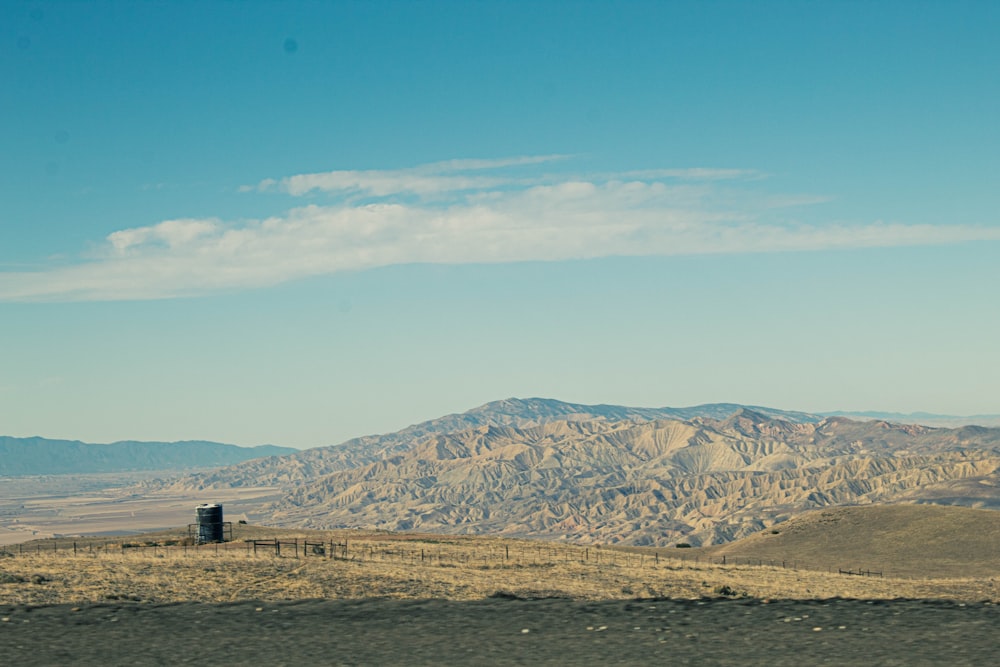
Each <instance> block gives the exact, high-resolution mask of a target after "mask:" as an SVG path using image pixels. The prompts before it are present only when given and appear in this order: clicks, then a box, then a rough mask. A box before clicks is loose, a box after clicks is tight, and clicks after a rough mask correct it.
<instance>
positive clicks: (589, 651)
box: [0, 598, 1000, 666]
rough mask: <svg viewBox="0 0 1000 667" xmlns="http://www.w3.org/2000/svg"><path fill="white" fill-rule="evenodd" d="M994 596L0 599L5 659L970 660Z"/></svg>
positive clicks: (991, 618) (987, 659)
mask: <svg viewBox="0 0 1000 667" xmlns="http://www.w3.org/2000/svg"><path fill="white" fill-rule="evenodd" d="M997 636H1000V607H998V606H996V605H992V604H989V603H976V604H961V603H953V602H941V601H923V600H888V601H879V600H876V601H861V600H840V599H835V600H822V601H819V600H817V601H771V602H763V601H760V600H750V599H741V600H730V599H711V600H708V599H706V600H633V601H620V600H618V601H599V602H593V601H589V602H588V601H578V600H568V599H544V600H520V599H505V598H493V599H487V600H481V601H475V602H454V601H447V600H393V599H367V600H310V601H298V602H278V603H275V602H267V603H263V602H260V603H255V602H239V603H232V604H204V603H178V604H168V605H152V604H139V603H129V604H100V605H97V604H95V605H85V606H80V607H73V606H70V605H54V606H47V607H28V606H3V605H0V655H2V656H4V660H3V662H4V664H9V665H19V666H27V665H53V664H63V665H98V664H100V665H109V664H130V665H182V664H194V663H204V664H213V665H246V664H267V665H301V664H303V663H304V662H310V661H311V662H314V663H315V664H323V665H481V664H491V665H641V664H656V663H657V662H660V661H661V660H662V661H664V664H694V663H697V664H701V665H706V664H708V665H747V664H768V665H803V664H836V665H871V664H879V665H939V664H949V665H973V664H990V663H992V661H993V659H994V658H995V649H996V647H995V639H996V637H997Z"/></svg>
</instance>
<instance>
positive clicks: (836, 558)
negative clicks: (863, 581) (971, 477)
mask: <svg viewBox="0 0 1000 667" xmlns="http://www.w3.org/2000/svg"><path fill="white" fill-rule="evenodd" d="M702 551H703V553H705V554H707V555H710V556H722V555H727V556H728V557H729V559H730V560H732V559H736V560H737V561H738V560H739V559H741V558H756V559H762V560H764V561H775V562H777V561H784V562H786V563H791V562H796V563H797V565H798V566H800V567H807V568H812V569H827V570H833V571H837V570H838V569H844V570H849V569H853V570H857V569H859V568H861V569H865V570H878V571H882V572H884V574H885V576H887V577H890V576H891V577H918V578H926V577H933V578H948V577H952V578H967V577H984V578H996V577H998V576H1000V512H997V511H995V510H980V509H970V508H967V507H943V506H937V505H910V504H898V505H869V506H864V507H833V508H828V509H822V510H817V511H812V512H808V513H806V514H803V515H800V516H797V517H794V518H793V519H791V520H789V521H786V522H785V523H782V524H780V525H777V526H773V527H772V528H770V529H766V530H763V531H760V532H758V533H756V534H754V535H751V536H750V537H747V538H744V539H742V540H739V541H737V542H732V543H730V544H724V545H720V546H717V547H710V548H707V549H704V550H702Z"/></svg>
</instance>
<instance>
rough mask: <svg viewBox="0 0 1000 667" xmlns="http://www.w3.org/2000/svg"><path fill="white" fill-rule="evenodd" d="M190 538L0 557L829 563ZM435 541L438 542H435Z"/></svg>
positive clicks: (502, 546)
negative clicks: (199, 540) (236, 556)
mask: <svg viewBox="0 0 1000 667" xmlns="http://www.w3.org/2000/svg"><path fill="white" fill-rule="evenodd" d="M191 542H192V541H191V540H167V541H164V542H142V543H138V542H127V541H111V540H108V541H105V542H94V541H93V540H90V541H87V542H82V543H80V542H75V541H74V542H70V541H59V540H52V541H51V542H46V543H41V542H39V543H36V544H33V545H30V546H28V547H26V546H25V545H24V544H19V545H10V546H8V547H6V548H2V547H0V555H5V554H6V555H11V556H29V555H42V554H62V555H69V554H70V553H72V554H73V555H81V554H83V555H87V554H89V555H102V554H104V555H107V554H121V555H128V554H146V555H148V554H150V553H152V554H153V555H154V556H167V555H172V556H185V555H188V554H192V555H194V554H234V553H235V554H238V553H244V554H245V555H246V556H247V557H252V558H259V557H273V558H326V559H328V560H347V561H360V562H364V561H399V562H409V563H423V564H431V565H440V566H443V567H447V566H452V567H454V566H459V565H462V566H482V567H489V566H491V565H499V564H507V565H518V566H527V565H537V566H546V565H554V564H556V563H570V562H577V563H583V564H592V565H595V566H611V567H626V568H634V567H638V568H642V567H646V566H656V565H659V564H660V563H661V562H664V563H674V564H677V563H682V564H685V563H694V564H696V565H701V564H705V565H717V566H733V567H736V566H749V567H771V568H776V569H777V568H781V569H791V570H799V569H802V570H812V571H827V572H831V573H832V572H833V571H834V570H833V569H832V568H829V567H814V566H809V565H808V564H803V563H800V562H799V561H797V560H777V559H766V558H755V557H749V556H739V555H729V554H727V555H722V556H703V555H700V554H699V555H694V556H693V557H692V556H691V555H689V554H687V553H677V554H671V555H669V556H666V555H661V554H660V553H659V552H655V551H654V552H652V553H640V552H636V551H631V550H627V549H619V548H606V547H604V548H602V547H600V546H591V547H584V546H575V545H573V546H557V545H547V544H546V545H532V544H530V543H527V542H512V543H501V542H497V543H493V544H489V545H485V546H484V545H480V544H473V543H465V544H463V543H462V542H461V541H448V540H447V539H441V540H434V539H432V538H429V539H428V540H426V541H419V540H365V539H360V540H348V539H343V540H342V541H336V540H327V541H321V540H317V539H315V538H285V539H281V538H269V539H247V540H244V541H243V542H224V543H210V544H194V543H191ZM435 542H437V543H435ZM837 573H839V574H842V575H853V576H865V577H880V578H881V577H883V576H884V574H883V572H882V571H881V570H872V569H870V568H869V569H865V568H860V567H859V568H857V569H846V570H845V569H843V568H837Z"/></svg>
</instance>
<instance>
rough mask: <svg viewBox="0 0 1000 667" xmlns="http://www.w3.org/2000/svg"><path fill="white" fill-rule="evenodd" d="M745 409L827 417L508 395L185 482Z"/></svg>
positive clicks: (307, 473) (262, 481) (795, 419)
mask: <svg viewBox="0 0 1000 667" xmlns="http://www.w3.org/2000/svg"><path fill="white" fill-rule="evenodd" d="M741 410H753V411H755V412H756V413H758V414H761V415H764V416H766V417H768V418H773V419H777V420H782V421H787V422H790V423H810V422H817V421H820V420H821V419H822V417H819V416H817V415H810V414H808V413H805V412H794V411H788V410H777V409H774V408H766V407H753V408H750V407H747V406H743V405H738V404H735V403H708V404H705V405H697V406H692V407H686V408H669V407H668V408H632V407H626V406H621V405H584V404H580V403H567V402H565V401H559V400H556V399H552V398H506V399H502V400H498V401H491V402H490V403H486V404H484V405H480V406H479V407H476V408H473V409H471V410H468V411H466V412H460V413H455V414H450V415H445V416H443V417H438V418H437V419H431V420H429V421H425V422H420V423H419V424H413V425H411V426H407V427H406V428H404V429H402V430H400V431H396V432H395V433H386V434H382V435H366V436H362V437H360V438H352V439H351V440H348V441H346V442H344V443H341V444H339V445H329V446H325V447H314V448H312V449H305V450H301V451H296V452H294V453H292V454H290V455H288V456H284V457H282V458H280V459H275V460H269V459H268V460H261V461H252V462H249V463H246V464H239V465H235V466H232V467H229V468H223V469H221V470H215V471H211V472H206V473H202V474H197V475H194V476H193V477H190V478H186V479H185V480H184V481H183V484H185V485H190V486H195V487H197V486H201V487H209V486H214V485H222V486H290V485H294V484H301V483H304V482H306V481H308V480H310V479H315V478H317V477H320V476H322V475H328V474H331V473H334V472H339V471H341V470H350V469H352V468H357V467H360V466H363V465H367V464H369V463H372V462H374V461H377V460H380V459H383V458H386V457H389V456H392V455H394V454H397V453H399V452H403V451H406V450H408V449H409V448H410V447H411V446H412V443H413V442H414V441H415V440H417V439H419V438H422V437H424V436H427V435H431V434H435V433H453V432H457V431H463V430H466V429H470V428H477V427H480V426H516V427H531V426H539V425H541V424H546V423H548V422H552V421H560V420H565V421H589V420H601V421H623V420H624V421H640V422H642V421H654V420H657V419H680V420H684V419H693V418H698V417H705V418H714V419H725V418H726V417H728V416H730V415H732V414H734V413H736V412H739V411H741Z"/></svg>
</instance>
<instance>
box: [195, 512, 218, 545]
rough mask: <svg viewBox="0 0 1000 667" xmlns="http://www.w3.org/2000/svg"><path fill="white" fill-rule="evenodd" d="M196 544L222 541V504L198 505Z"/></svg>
mask: <svg viewBox="0 0 1000 667" xmlns="http://www.w3.org/2000/svg"><path fill="white" fill-rule="evenodd" d="M195 510H196V511H197V512H198V544H207V543H209V542H222V541H223V531H222V505H217V504H214V503H213V504H208V505H198V507H196V508H195Z"/></svg>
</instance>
